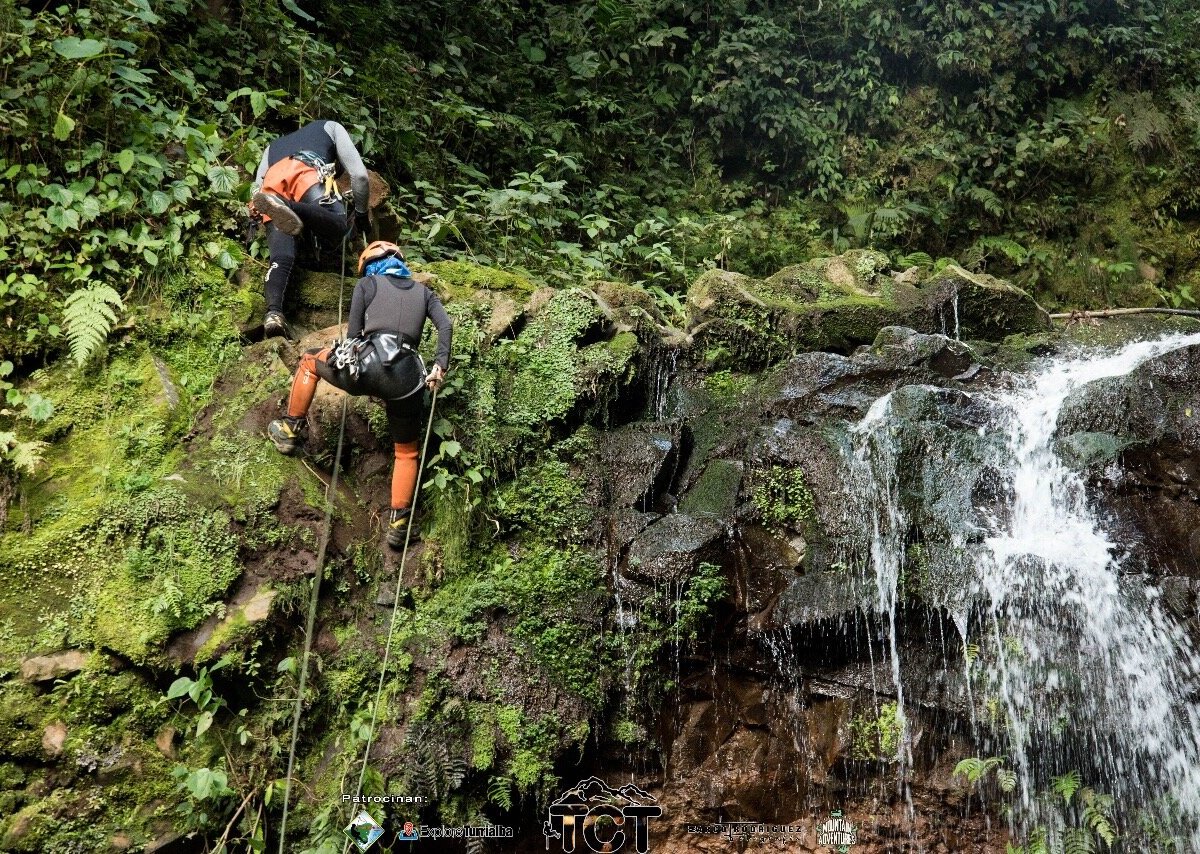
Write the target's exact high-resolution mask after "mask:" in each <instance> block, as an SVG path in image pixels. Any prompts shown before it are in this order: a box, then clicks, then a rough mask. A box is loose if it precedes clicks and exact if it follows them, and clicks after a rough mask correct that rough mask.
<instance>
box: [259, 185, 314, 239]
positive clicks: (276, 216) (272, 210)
mask: <svg viewBox="0 0 1200 854" xmlns="http://www.w3.org/2000/svg"><path fill="white" fill-rule="evenodd" d="M253 201H254V207H255V209H256V210H257V211H258V212H259V213H261V214H264V215H266V216H269V217H270V218H271V222H272V224H274V226H275V227H276V228H278V229H279V230H280V231H282V232H283V233H284V234H290V235H291V236H292V237H295V236H296V235H298V234H299V233H300V232H301V231H303V230H304V223H302V222H301V221H300V217H298V216H296V212H295V211H294V210H292V209H291V208H289V207H288V206H287V205H285V204H284V203H283V202H281V201H280V200H279V199H277V198H276V197H275V196H272V195H271V194H270V193H255V194H254V199H253Z"/></svg>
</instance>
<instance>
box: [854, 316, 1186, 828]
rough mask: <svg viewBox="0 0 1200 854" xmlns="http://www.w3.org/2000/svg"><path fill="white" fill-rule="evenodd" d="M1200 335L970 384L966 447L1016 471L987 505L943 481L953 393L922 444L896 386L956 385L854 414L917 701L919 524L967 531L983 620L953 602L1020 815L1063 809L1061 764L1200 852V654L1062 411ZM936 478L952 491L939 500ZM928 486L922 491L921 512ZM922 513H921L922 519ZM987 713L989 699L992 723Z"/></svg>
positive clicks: (1036, 816) (863, 497) (1002, 470)
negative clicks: (1136, 564)
mask: <svg viewBox="0 0 1200 854" xmlns="http://www.w3.org/2000/svg"><path fill="white" fill-rule="evenodd" d="M1195 344H1200V335H1190V336H1172V337H1170V338H1166V339H1162V340H1160V341H1153V342H1139V343H1136V344H1132V345H1129V346H1126V347H1124V348H1123V349H1121V350H1120V351H1118V352H1115V353H1112V354H1109V355H1104V356H1101V357H1097V358H1089V359H1075V360H1065V361H1055V362H1051V363H1049V364H1047V365H1045V366H1044V367H1043V368H1042V369H1041V370H1039V371H1038V372H1036V373H1034V374H1032V375H1030V376H1028V377H1026V378H1024V379H1022V380H1020V381H1019V382H1018V384H1017V386H1016V387H1015V388H1013V389H1011V390H1009V391H1004V392H1000V391H988V392H980V393H976V394H973V395H971V396H970V397H969V398H968V400H969V403H970V406H971V407H972V408H973V409H975V410H977V411H982V412H984V413H985V416H984V420H983V422H982V424H981V426H979V427H978V429H977V431H975V432H976V433H977V436H978V438H979V442H978V444H977V445H975V446H974V447H975V448H976V452H977V453H978V454H980V455H981V456H982V459H977V460H968V461H966V464H967V465H970V466H974V467H975V469H976V471H978V470H979V467H980V466H981V465H982V466H984V467H988V468H991V469H993V470H994V471H996V472H997V473H998V477H999V479H1000V480H1001V481H1002V484H1003V487H1002V488H1001V489H999V490H998V492H997V494H998V495H1000V496H1001V500H1000V501H999V502H998V505H996V504H993V506H991V507H989V508H986V509H985V508H983V507H975V506H972V501H973V499H971V498H970V497H969V495H970V493H969V491H968V492H967V493H966V495H967V496H968V497H966V498H962V499H961V500H959V501H958V502H957V505H956V502H955V501H954V500H950V499H945V498H944V496H946V495H950V496H953V494H954V493H955V492H956V490H957V487H956V485H955V483H954V478H955V477H959V478H961V471H952V470H951V467H952V465H953V464H952V463H950V462H947V461H948V460H949V459H950V458H951V457H952V454H947V455H945V456H944V457H943V460H942V463H941V464H940V465H941V466H942V476H943V479H944V481H945V482H944V483H937V482H936V481H937V471H938V465H939V464H938V463H937V462H936V460H934V461H931V459H930V458H931V456H936V453H935V452H934V451H932V450H931V449H932V447H933V445H934V444H935V443H936V442H931V441H930V440H931V435H930V431H931V430H933V431H935V433H936V431H938V430H944V429H946V428H945V425H944V424H943V425H933V426H931V425H930V424H929V422H928V415H929V413H930V412H935V413H936V412H939V411H942V410H939V409H938V408H937V407H936V406H934V407H931V408H927V409H926V410H924V411H923V413H922V417H923V418H926V419H927V420H926V421H924V422H922V423H921V424H920V425H919V427H918V430H917V433H916V436H917V438H918V442H919V443H920V447H918V448H916V449H915V451H914V448H913V447H912V446H913V435H914V434H913V421H912V413H911V412H909V413H908V415H907V417H908V418H909V420H908V421H907V422H906V421H905V420H904V418H903V415H904V413H897V412H896V409H897V397H898V396H899V398H900V400H901V401H902V403H901V405H900V406H899V408H900V409H902V410H903V409H904V408H905V405H904V404H903V401H904V400H905V399H906V396H907V397H912V396H913V395H915V394H926V395H928V396H929V398H931V399H935V400H936V399H938V397H937V396H938V395H941V396H942V398H940V399H941V400H942V401H943V402H944V400H945V396H946V395H948V394H951V393H949V392H947V391H945V390H941V389H933V388H918V389H914V387H908V388H906V389H901V390H900V391H897V392H894V393H893V394H890V395H888V396H886V397H884V398H881V399H880V400H878V401H877V402H876V403H875V404H874V405H873V406H872V407H871V409H870V411H869V412H868V413H867V415H866V416H865V417H864V418H863V420H862V421H861V422H860V423H859V424H858V425H856V426H855V427H854V429H853V441H854V449H853V452H852V453H851V454H850V455H849V457H850V459H849V463H850V469H851V472H850V475H851V476H850V478H849V484H850V489H851V491H852V492H853V493H855V494H856V498H857V501H858V504H859V506H858V507H857V508H856V512H858V511H861V512H863V513H865V514H866V516H865V518H869V519H870V523H869V526H868V529H867V530H866V532H865V534H866V538H867V540H868V542H867V561H866V562H867V564H868V565H869V567H870V570H871V571H872V572H873V575H874V582H875V586H876V590H877V597H876V608H877V610H878V612H879V613H880V614H881V615H884V617H885V628H886V631H887V639H888V643H889V653H890V657H891V661H890V664H891V672H892V676H893V679H894V681H895V686H896V691H897V694H898V700H899V704H900V706H901V708H902V709H903V708H904V707H905V697H904V686H903V684H902V680H901V678H900V674H901V668H900V659H901V657H902V655H903V649H902V647H901V645H900V644H899V643H898V641H897V622H898V620H899V619H900V615H899V614H898V605H899V604H900V599H901V598H902V596H903V585H902V581H901V579H902V576H903V574H904V573H905V572H906V570H908V571H911V569H912V568H911V567H906V561H907V560H908V558H907V557H906V548H911V545H912V536H913V534H912V532H913V529H914V526H918V525H922V524H923V525H928V526H932V527H934V528H937V529H939V531H940V532H941V534H942V535H943V536H945V537H946V538H948V539H951V540H954V542H953V543H951V551H952V552H955V553H957V554H960V555H964V556H965V558H964V560H965V561H966V562H968V563H970V564H971V565H972V567H971V568H972V569H973V574H974V577H975V581H974V583H973V587H974V589H973V590H972V591H971V594H972V595H971V597H970V602H971V603H973V604H972V605H971V608H972V614H973V617H972V619H971V620H969V621H968V620H967V619H965V616H966V614H965V608H966V606H962V605H961V603H960V606H959V607H958V608H957V609H956V607H955V606H953V605H951V604H950V603H945V605H946V609H947V611H949V612H950V613H951V615H952V616H953V617H954V621H955V623H956V624H957V625H958V626H959V629H960V631H962V632H963V633H964V642H965V643H967V644H970V645H971V646H972V647H973V648H976V649H979V650H980V652H979V653H978V658H977V660H975V661H974V663H973V664H971V663H970V662H969V663H968V667H969V670H970V672H971V675H972V680H971V685H970V690H971V692H972V697H973V699H974V701H976V702H981V703H982V702H989V701H990V702H989V705H990V707H991V715H990V717H992V718H994V720H992V723H993V724H995V732H996V733H998V735H996V736H995V737H996V738H997V739H998V741H999V743H998V744H996V745H994V746H995V747H996V749H995V750H994V751H991V752H994V753H995V754H997V755H1002V756H1004V757H1005V762H1006V766H1007V767H1009V768H1011V769H1012V770H1013V771H1014V772H1015V773H1016V775H1017V790H1016V798H1017V804H1016V805H1017V810H1016V823H1017V826H1018V828H1019V829H1022V830H1025V831H1028V830H1029V829H1030V828H1032V827H1033V826H1034V825H1037V824H1043V825H1047V826H1053V825H1054V823H1055V821H1056V819H1055V818H1054V815H1052V814H1051V813H1052V811H1051V810H1050V809H1049V808H1048V807H1047V806H1046V802H1045V801H1044V800H1042V799H1038V798H1037V797H1036V795H1037V793H1038V792H1041V791H1045V790H1046V789H1047V787H1048V786H1049V784H1050V780H1051V779H1052V778H1053V777H1055V776H1058V775H1062V774H1064V773H1066V772H1068V771H1072V770H1076V771H1079V772H1080V774H1081V776H1082V779H1083V782H1084V785H1089V786H1092V787H1094V788H1095V789H1096V790H1097V791H1102V792H1106V793H1108V794H1111V795H1112V796H1113V797H1114V799H1115V802H1116V805H1117V809H1118V810H1122V811H1124V812H1125V813H1126V814H1127V815H1132V814H1133V813H1134V812H1136V811H1138V810H1141V811H1143V812H1149V813H1153V814H1154V818H1155V820H1156V821H1157V822H1158V823H1159V824H1160V826H1164V827H1165V828H1166V829H1168V830H1169V831H1170V832H1171V833H1172V835H1174V836H1176V837H1179V838H1181V839H1182V840H1185V841H1186V842H1185V844H1184V847H1183V850H1192V851H1200V721H1197V718H1196V715H1195V713H1194V712H1193V710H1192V705H1191V702H1190V696H1191V695H1192V694H1193V693H1194V691H1195V689H1196V685H1197V683H1198V679H1197V677H1198V675H1200V658H1198V657H1197V654H1196V651H1195V650H1194V649H1193V647H1192V644H1191V643H1190V641H1189V640H1188V638H1187V636H1186V634H1185V632H1184V631H1183V630H1182V628H1181V627H1180V626H1179V625H1178V624H1176V623H1175V622H1174V621H1173V620H1172V619H1171V618H1170V617H1169V616H1168V615H1167V614H1166V612H1165V611H1164V609H1163V607H1162V605H1161V604H1160V603H1159V601H1158V592H1157V590H1156V589H1155V588H1153V587H1152V586H1150V585H1148V584H1147V583H1146V582H1145V580H1144V579H1141V578H1137V577H1131V576H1123V575H1122V572H1121V569H1122V567H1121V549H1120V547H1119V544H1117V543H1114V542H1113V541H1112V539H1111V538H1110V537H1109V535H1108V534H1107V533H1106V531H1105V530H1104V527H1103V525H1102V524H1101V521H1100V519H1099V518H1098V517H1097V515H1096V513H1095V512H1094V511H1093V510H1092V508H1090V507H1089V506H1088V502H1087V495H1086V490H1085V485H1084V482H1083V480H1082V478H1081V477H1080V476H1079V475H1078V474H1076V473H1075V472H1073V471H1072V470H1071V469H1069V468H1068V467H1067V466H1066V465H1064V463H1063V462H1062V461H1061V460H1060V459H1059V457H1058V455H1057V453H1056V450H1055V443H1054V440H1055V433H1056V428H1057V422H1058V416H1059V412H1060V410H1061V408H1062V406H1063V403H1064V402H1065V401H1066V400H1067V398H1068V396H1069V395H1070V394H1071V393H1072V392H1074V391H1076V390H1078V389H1080V388H1082V387H1083V386H1085V385H1087V384H1088V383H1091V382H1094V381H1096V380H1100V379H1104V378H1111V377H1118V376H1123V375H1125V374H1128V373H1129V372H1130V371H1132V370H1134V369H1135V368H1136V367H1138V366H1139V365H1141V364H1142V363H1144V362H1146V361H1147V360H1149V359H1152V358H1155V357H1157V356H1160V355H1162V354H1164V353H1168V352H1170V351H1172V350H1175V349H1179V348H1181V347H1185V346H1190V345H1195ZM909 409H911V407H909ZM935 418H936V416H935ZM959 430H960V431H961V430H962V428H961V426H960V427H959ZM941 435H942V436H943V437H944V435H945V434H944V433H943V434H941ZM933 438H934V439H935V440H936V439H937V436H936V435H935V436H934V437H933ZM905 454H908V456H905ZM914 460H915V462H914ZM901 461H903V464H902V462H901ZM960 462H961V461H960ZM931 473H932V474H931ZM931 494H934V495H937V496H941V497H939V498H937V499H936V500H934V501H933V502H932V503H933V504H934V505H935V506H930V503H931V498H930V496H931ZM958 494H959V495H960V497H961V496H962V492H961V490H958ZM914 496H917V497H918V498H919V499H920V500H921V501H923V504H922V505H921V508H920V510H919V511H918V510H914V508H913V500H914V498H913V497H914ZM938 502H942V504H943V505H944V506H937V505H938ZM917 512H920V513H921V514H923V517H924V518H923V519H922V520H920V521H919V520H917V519H915V518H912V517H913V516H914V515H915V514H916V513H917ZM931 520H932V521H931ZM972 633H974V636H972ZM973 657H974V656H971V657H969V659H970V658H973ZM988 718H989V715H987V714H985V715H982V716H981V720H982V722H983V723H987V721H988ZM982 735H984V737H985V740H986V733H985V734H982ZM908 750H909V748H908V745H907V741H906V740H903V739H902V744H901V755H900V756H899V758H900V760H901V762H902V767H904V763H907V762H909V761H911V756H910V755H907V753H906V751H908Z"/></svg>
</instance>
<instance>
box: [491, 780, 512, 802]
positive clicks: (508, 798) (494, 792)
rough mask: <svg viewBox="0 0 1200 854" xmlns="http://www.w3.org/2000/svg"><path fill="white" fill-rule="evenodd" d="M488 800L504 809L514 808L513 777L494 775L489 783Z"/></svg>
mask: <svg viewBox="0 0 1200 854" xmlns="http://www.w3.org/2000/svg"><path fill="white" fill-rule="evenodd" d="M488 800H489V801H491V802H492V803H493V804H495V805H496V806H498V807H500V809H502V810H510V809H512V779H511V778H509V777H493V778H492V779H491V781H490V782H489V783H488Z"/></svg>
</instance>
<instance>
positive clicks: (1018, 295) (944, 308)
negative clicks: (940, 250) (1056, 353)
mask: <svg viewBox="0 0 1200 854" xmlns="http://www.w3.org/2000/svg"><path fill="white" fill-rule="evenodd" d="M921 291H922V296H923V299H924V301H925V303H926V305H927V306H928V307H929V309H930V310H931V311H932V312H933V314H934V315H935V317H936V318H937V321H938V325H939V326H940V327H942V328H939V329H934V330H923V331H935V332H945V333H946V334H949V335H954V336H955V337H959V338H979V339H983V340H987V341H996V340H999V339H1001V338H1004V337H1005V336H1007V335H1012V334H1014V333H1027V334H1030V333H1037V332H1048V331H1049V330H1050V329H1051V322H1050V315H1049V314H1047V313H1046V310H1045V309H1044V308H1042V307H1041V306H1040V305H1038V304H1037V302H1036V301H1035V300H1034V299H1033V297H1031V296H1030V295H1029V294H1028V293H1026V292H1025V291H1023V290H1021V289H1020V288H1018V287H1016V286H1015V285H1011V284H1009V283H1008V282H1005V281H1003V280H1001V279H997V278H995V277H994V276H988V275H986V274H983V273H970V272H968V271H966V270H964V269H963V268H962V267H958V266H956V265H951V266H949V267H947V268H946V269H945V270H943V271H942V272H941V273H939V274H937V275H935V276H934V277H933V278H932V279H930V280H929V281H928V282H926V283H924V284H923V285H921Z"/></svg>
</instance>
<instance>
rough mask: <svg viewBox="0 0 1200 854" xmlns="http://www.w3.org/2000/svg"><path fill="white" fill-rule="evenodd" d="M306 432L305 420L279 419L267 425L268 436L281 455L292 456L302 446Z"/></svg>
mask: <svg viewBox="0 0 1200 854" xmlns="http://www.w3.org/2000/svg"><path fill="white" fill-rule="evenodd" d="M303 430H304V419H303V418H287V417H284V418H277V419H276V420H274V421H272V422H271V423H270V424H268V425H267V436H268V438H270V440H271V441H272V442H273V443H274V444H275V450H277V451H279V453H281V454H290V453H292V452H293V451H295V450H296V446H297V445H299V444H300V441H301V438H302V437H301V435H300V434H301V432H302V431H303Z"/></svg>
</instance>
